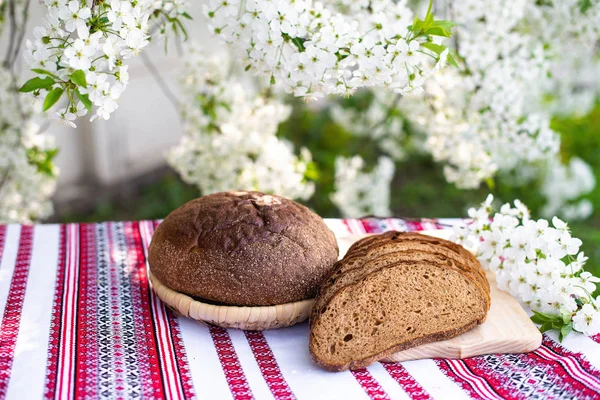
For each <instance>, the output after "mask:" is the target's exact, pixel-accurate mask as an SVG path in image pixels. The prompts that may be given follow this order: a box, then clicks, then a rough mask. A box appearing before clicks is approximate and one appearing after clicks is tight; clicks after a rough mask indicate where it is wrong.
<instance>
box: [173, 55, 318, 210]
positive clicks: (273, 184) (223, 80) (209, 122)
mask: <svg viewBox="0 0 600 400" xmlns="http://www.w3.org/2000/svg"><path fill="white" fill-rule="evenodd" d="M184 61H185V65H186V68H185V70H184V71H183V74H182V75H183V78H182V81H181V88H182V91H183V92H184V96H185V101H183V102H182V104H183V109H182V119H183V121H184V129H185V135H184V137H183V139H182V140H181V142H180V143H179V145H177V146H176V147H174V148H173V149H171V150H170V151H169V153H168V155H167V159H168V161H169V164H171V165H172V166H173V167H174V168H175V169H176V170H177V171H178V172H179V174H180V175H181V177H182V178H183V179H184V180H185V181H186V182H188V183H190V184H194V185H196V186H197V187H198V188H199V189H200V190H201V192H202V193H203V194H209V193H213V192H219V191H226V190H231V189H234V188H235V189H242V190H260V191H263V192H269V193H277V194H280V195H283V196H287V197H290V198H296V199H308V198H309V197H310V196H311V195H312V193H313V191H314V186H313V184H312V183H311V182H307V181H306V179H305V173H306V171H307V169H308V166H309V163H310V161H311V158H310V152H309V151H308V150H306V149H303V150H302V151H301V152H300V154H299V155H296V154H295V153H294V149H293V147H292V146H291V144H290V143H289V142H287V141H285V140H282V139H279V138H278V137H277V135H276V134H277V128H278V126H279V124H280V123H281V122H283V121H285V120H286V119H287V118H288V117H289V115H290V111H291V110H290V107H288V106H286V105H284V104H282V103H281V102H279V101H277V100H276V99H273V98H265V97H263V96H260V95H257V94H256V93H255V92H254V90H252V88H251V87H246V86H243V85H241V84H240V83H239V82H237V81H236V80H235V79H234V78H232V77H227V76H225V75H226V74H225V73H224V72H225V71H226V70H227V68H226V66H227V65H228V64H229V60H228V57H226V56H225V55H223V56H222V57H209V56H208V55H207V54H206V53H204V52H203V51H201V50H200V49H198V48H197V47H194V46H186V57H185V60H184ZM202 99H206V100H202ZM203 101H204V102H203Z"/></svg>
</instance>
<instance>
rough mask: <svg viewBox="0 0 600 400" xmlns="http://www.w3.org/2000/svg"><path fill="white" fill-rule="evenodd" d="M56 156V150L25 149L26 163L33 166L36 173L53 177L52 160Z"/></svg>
mask: <svg viewBox="0 0 600 400" xmlns="http://www.w3.org/2000/svg"><path fill="white" fill-rule="evenodd" d="M57 154H58V149H50V150H40V149H39V148H38V147H32V148H29V149H27V162H28V163H29V164H31V165H34V166H35V167H36V168H37V170H38V172H41V173H43V174H45V175H48V176H54V163H53V160H54V158H55V157H56V155H57Z"/></svg>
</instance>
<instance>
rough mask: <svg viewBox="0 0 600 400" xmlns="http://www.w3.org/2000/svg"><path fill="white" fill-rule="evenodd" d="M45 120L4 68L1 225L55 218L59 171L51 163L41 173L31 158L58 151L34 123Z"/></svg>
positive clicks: (0, 84)
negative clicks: (54, 200)
mask: <svg viewBox="0 0 600 400" xmlns="http://www.w3.org/2000/svg"><path fill="white" fill-rule="evenodd" d="M41 117H42V116H40V115H38V114H36V112H35V108H34V107H33V106H32V105H31V104H30V100H29V99H28V98H27V97H24V96H22V95H21V93H19V92H17V91H16V90H15V87H14V86H13V77H12V73H11V72H10V71H9V70H7V69H5V68H3V67H0V176H1V177H2V179H1V182H0V224H6V223H31V222H32V221H36V220H39V219H43V218H46V217H48V216H49V215H50V214H52V201H51V197H52V195H53V194H54V190H55V188H56V179H57V174H58V169H57V168H56V166H54V165H53V163H49V164H48V165H47V167H48V168H47V169H46V170H45V171H40V169H39V168H38V166H37V165H35V161H33V160H32V157H31V156H32V154H35V156H38V155H39V156H44V154H42V153H46V152H49V151H53V150H54V149H55V148H56V144H55V142H54V137H53V136H52V135H50V134H48V133H47V132H42V131H41V130H40V126H39V125H38V124H37V123H35V122H34V121H35V120H37V119H40V118H41ZM35 156H34V158H35Z"/></svg>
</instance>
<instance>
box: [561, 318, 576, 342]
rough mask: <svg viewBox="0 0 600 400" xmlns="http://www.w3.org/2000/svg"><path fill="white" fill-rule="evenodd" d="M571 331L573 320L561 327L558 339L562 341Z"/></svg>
mask: <svg viewBox="0 0 600 400" xmlns="http://www.w3.org/2000/svg"><path fill="white" fill-rule="evenodd" d="M571 332H573V323H572V322H571V323H569V324H566V325H563V327H562V328H560V332H559V334H558V340H559V341H560V342H562V341H563V339H564V338H566V337H567V336H568V335H569V333H571Z"/></svg>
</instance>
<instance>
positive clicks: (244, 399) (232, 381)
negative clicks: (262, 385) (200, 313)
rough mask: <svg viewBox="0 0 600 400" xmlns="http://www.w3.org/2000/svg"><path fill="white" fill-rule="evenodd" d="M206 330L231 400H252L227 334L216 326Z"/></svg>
mask: <svg viewBox="0 0 600 400" xmlns="http://www.w3.org/2000/svg"><path fill="white" fill-rule="evenodd" d="M208 329H209V331H210V336H211V337H212V339H213V342H214V344H215V348H216V349H217V355H218V356H219V361H220V362H221V366H222V367H223V372H224V373H225V379H226V380H227V384H228V385H229V389H230V390H231V394H232V395H233V398H234V399H236V400H249V399H253V398H254V396H253V395H252V390H251V389H250V386H249V385H248V381H247V380H246V375H245V374H244V370H243V369H242V366H241V365H240V361H239V359H238V356H237V353H236V352H235V348H234V347H233V343H231V338H230V337H229V333H227V330H226V329H223V328H219V327H216V326H210V327H209V328H208Z"/></svg>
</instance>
